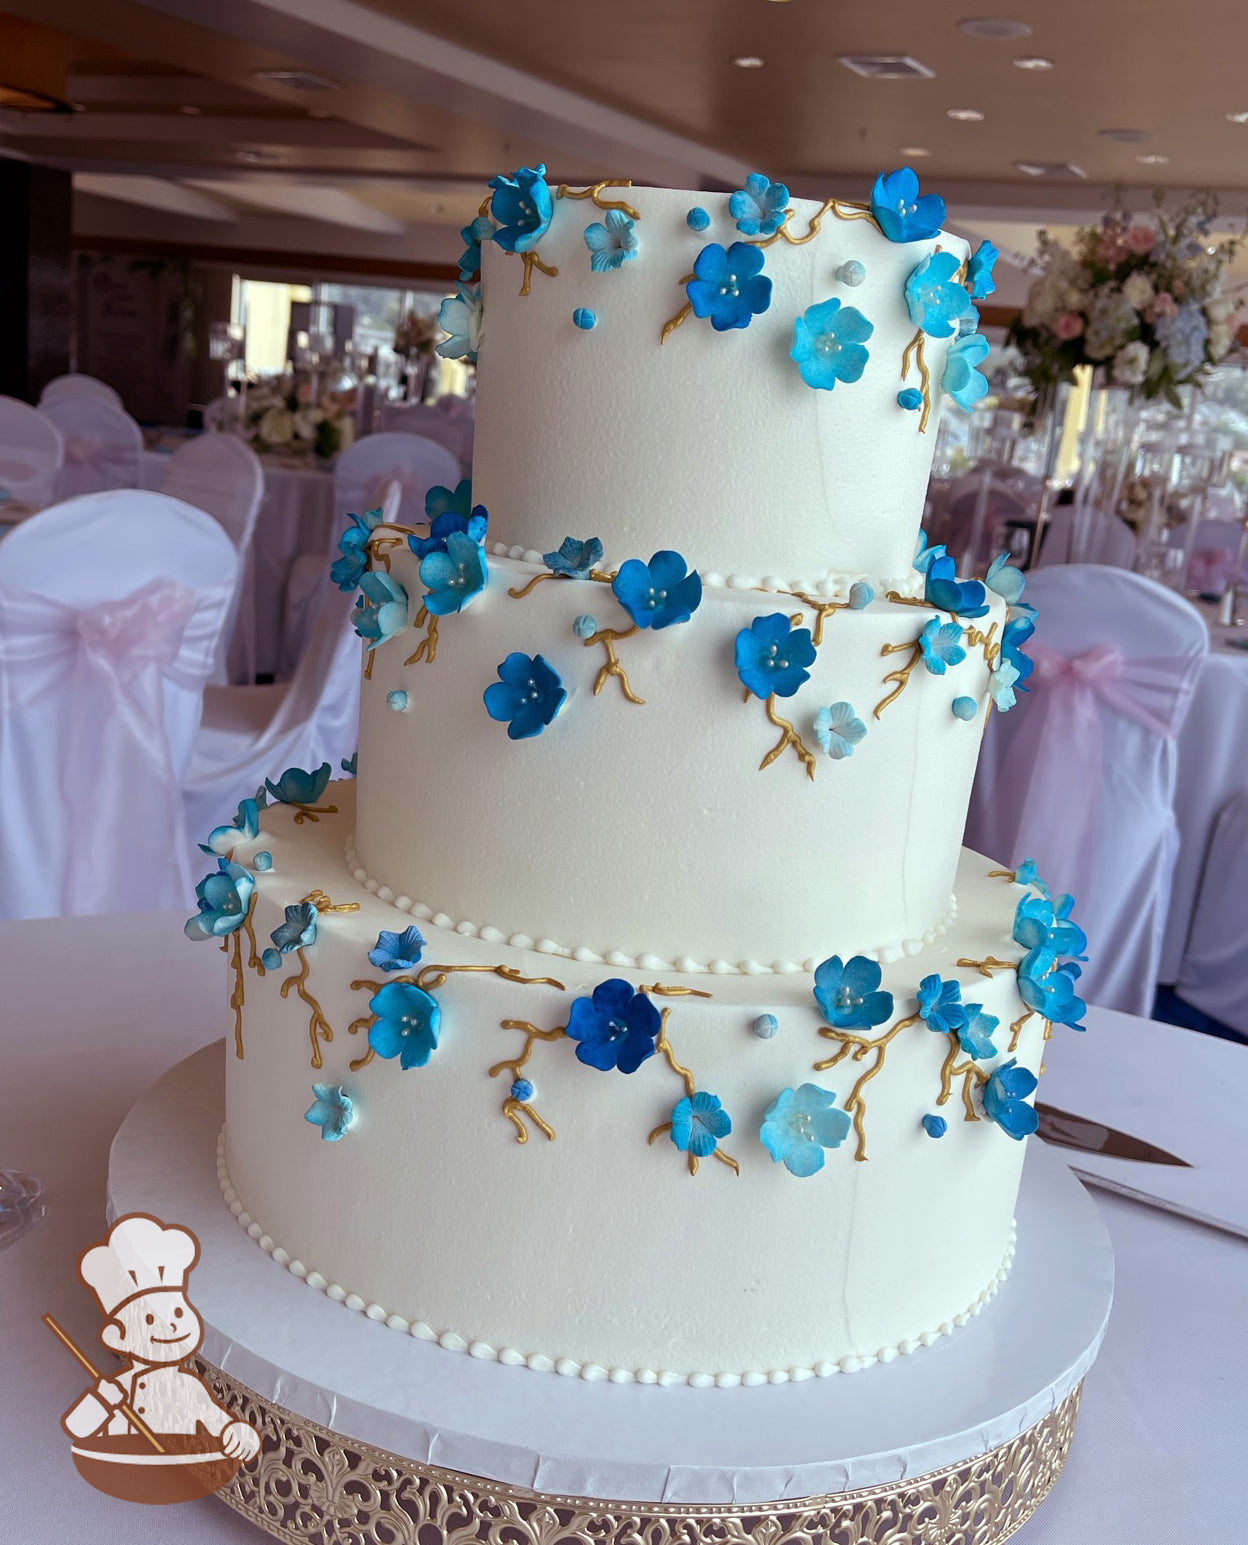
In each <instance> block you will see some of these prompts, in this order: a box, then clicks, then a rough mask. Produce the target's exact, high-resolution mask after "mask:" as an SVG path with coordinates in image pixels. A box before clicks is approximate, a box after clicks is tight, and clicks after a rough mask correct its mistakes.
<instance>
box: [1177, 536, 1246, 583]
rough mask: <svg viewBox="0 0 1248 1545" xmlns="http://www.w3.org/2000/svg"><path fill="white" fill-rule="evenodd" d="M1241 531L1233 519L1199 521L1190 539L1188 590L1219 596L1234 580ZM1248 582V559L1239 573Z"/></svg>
mask: <svg viewBox="0 0 1248 1545" xmlns="http://www.w3.org/2000/svg"><path fill="white" fill-rule="evenodd" d="M1243 535H1244V528H1243V527H1242V526H1241V525H1240V524H1239V523H1238V521H1234V520H1202V521H1201V523H1200V524H1199V525H1198V526H1197V527H1196V531H1195V534H1194V536H1193V537H1192V556H1191V560H1190V562H1189V563H1188V568H1187V585H1188V589H1189V590H1195V591H1198V592H1203V593H1205V594H1208V595H1221V594H1222V592H1223V591H1224V590H1225V589H1226V587H1227V586H1228V585H1229V584H1230V583H1231V581H1232V580H1233V579H1234V578H1235V561H1236V559H1237V558H1238V557H1239V544H1240V541H1241V540H1242V538H1243ZM1245 579H1248V556H1246V557H1245V560H1244V566H1243V569H1242V570H1241V572H1240V580H1241V583H1242V581H1243V580H1245Z"/></svg>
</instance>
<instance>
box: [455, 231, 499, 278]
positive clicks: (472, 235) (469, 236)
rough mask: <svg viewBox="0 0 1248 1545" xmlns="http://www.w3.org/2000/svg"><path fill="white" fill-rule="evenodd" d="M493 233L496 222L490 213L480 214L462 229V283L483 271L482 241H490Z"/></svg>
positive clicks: (460, 268)
mask: <svg viewBox="0 0 1248 1545" xmlns="http://www.w3.org/2000/svg"><path fill="white" fill-rule="evenodd" d="M493 235H494V222H493V221H492V220H491V219H490V217H489V216H488V215H478V216H477V218H476V219H475V220H473V221H472V222H471V224H469V225H465V226H464V227H463V228H462V229H461V230H460V233H459V239H460V240H461V241H462V242H463V243H464V251H463V255H462V256H461V257H460V260H459V282H460V283H461V284H467V283H469V282H470V281H471V280H473V279H475V278H476V277H477V275H478V274H479V273H480V272H481V243H482V242H483V241H489V240H490V239H491V238H492V237H493Z"/></svg>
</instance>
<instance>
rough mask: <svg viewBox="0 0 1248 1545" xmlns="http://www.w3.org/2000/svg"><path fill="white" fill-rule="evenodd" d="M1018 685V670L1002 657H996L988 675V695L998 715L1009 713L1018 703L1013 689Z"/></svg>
mask: <svg viewBox="0 0 1248 1545" xmlns="http://www.w3.org/2000/svg"><path fill="white" fill-rule="evenodd" d="M1017 685H1018V670H1017V668H1016V667H1015V666H1014V665H1012V664H1011V663H1010V662H1009V661H1008V660H1007V659H1006V658H1005V656H1004V655H998V656H997V661H996V664H995V665H994V666H993V667H992V670H991V671H990V672H989V673H988V695H989V697H991V698H992V704H993V707H994V708H995V709H996V710H997V712H998V713H1009V711H1010V709H1011V708H1013V707H1014V705H1015V703H1017V702H1018V698H1017V697H1016V696H1015V694H1014V688H1015V687H1016V686H1017Z"/></svg>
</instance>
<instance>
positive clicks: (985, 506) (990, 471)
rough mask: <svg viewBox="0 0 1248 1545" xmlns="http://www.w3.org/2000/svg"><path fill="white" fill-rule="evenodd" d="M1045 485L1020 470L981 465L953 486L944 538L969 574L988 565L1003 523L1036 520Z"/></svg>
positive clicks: (1002, 465)
mask: <svg viewBox="0 0 1248 1545" xmlns="http://www.w3.org/2000/svg"><path fill="white" fill-rule="evenodd" d="M1043 491H1044V485H1043V483H1042V481H1041V480H1040V479H1039V478H1035V477H1032V475H1031V474H1030V473H1029V472H1024V471H1023V470H1022V469H1021V468H1019V467H1011V466H1008V465H1006V464H1005V463H995V462H981V464H980V465H979V466H978V467H976V468H975V469H974V470H973V471H971V472H967V473H965V474H964V475H963V476H962V477H960V478H958V479H957V481H956V482H955V483H954V484H953V485H952V487H951V488H950V489H949V490H948V492H947V493H946V495H945V498H944V501H943V512H942V513H943V521H942V530H943V533H944V534H943V535H941V536H940V537H939V538H937V539H936V540H939V541H941V542H943V543H944V544H945V545H946V546H947V547H948V548H949V550H950V552H952V553H954V554H956V555H957V557H958V559H959V565H960V566H961V567H964V568H966V569H967V570H968V572H969V571H971V570H973V569H978V568H980V567H981V566H982V565H984V564H986V563H987V560H988V557H989V556H990V555H989V551H988V550H989V548H990V547H991V546H992V541H993V531H994V528H995V527H996V526H997V524H998V523H999V522H1000V521H1002V520H1009V521H1016V522H1020V523H1023V522H1027V521H1030V520H1033V519H1034V517H1035V514H1036V511H1037V510H1038V508H1039V506H1040V498H1041V495H1042V493H1043Z"/></svg>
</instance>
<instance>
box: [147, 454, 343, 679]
mask: <svg viewBox="0 0 1248 1545" xmlns="http://www.w3.org/2000/svg"><path fill="white" fill-rule="evenodd" d="M260 464H261V466H263V468H264V503H263V504H262V505H261V506H260V514H259V516H258V518H257V520H256V531H255V536H254V537H253V538H252V543H251V553H250V556H249V559H248V561H249V563H250V564H251V566H252V572H253V588H252V594H253V595H254V597H255V617H256V671H257V673H258V674H260V675H269V676H271V675H273V674H275V673H276V671H277V670H278V666H279V663H280V662H281V660H282V659H283V657H284V651H283V648H282V644H283V638H282V624H283V621H284V617H285V602H286V576H287V574H288V573H289V572H290V566H291V564H292V563H293V562H294V561H295V559H296V558H297V557H299V555H300V554H301V553H312V554H314V555H315V556H317V557H320V556H321V555H322V554H327V553H328V552H329V549H330V537H331V535H332V532H333V526H334V475H333V472H332V470H331V469H330V468H328V467H326V466H324V465H323V464H321V463H319V462H314V463H313V464H311V465H292V464H291V461H290V460H288V459H285V458H283V457H281V456H261V458H260ZM168 465H169V453H168V452H166V451H144V452H143V456H142V482H143V487H144V488H152V489H156V490H158V491H159V489H160V487H161V485H162V483H163V482H164V477H165V469H166V468H167V466H168ZM243 594H244V595H245V594H247V591H246V589H244V591H243Z"/></svg>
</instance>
